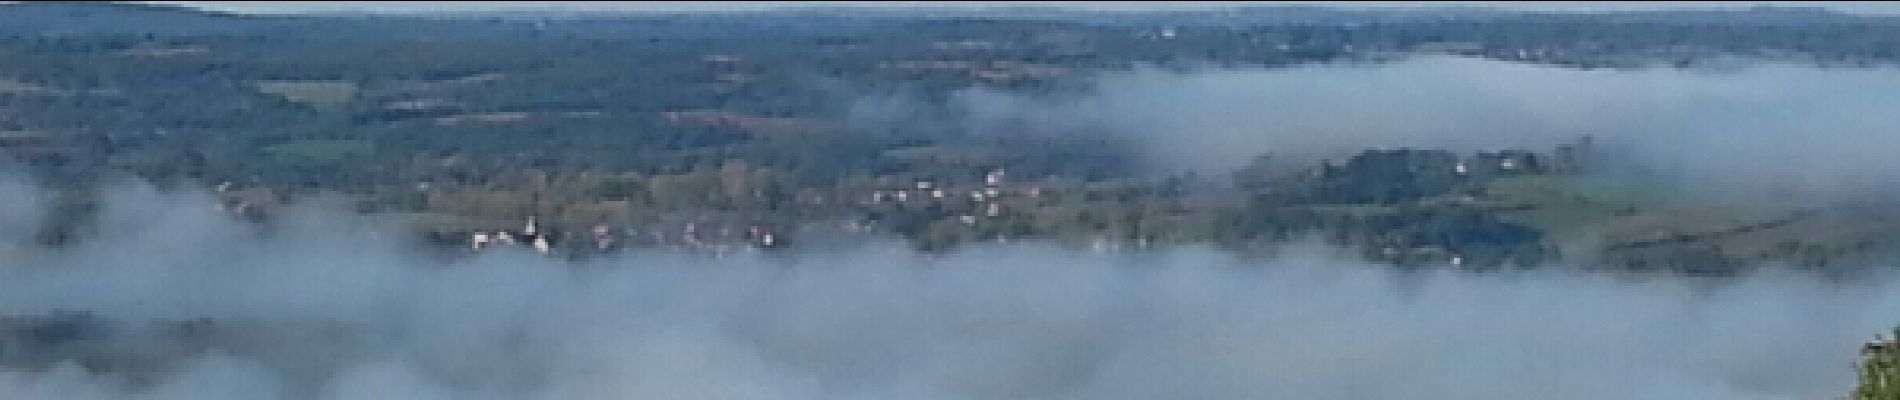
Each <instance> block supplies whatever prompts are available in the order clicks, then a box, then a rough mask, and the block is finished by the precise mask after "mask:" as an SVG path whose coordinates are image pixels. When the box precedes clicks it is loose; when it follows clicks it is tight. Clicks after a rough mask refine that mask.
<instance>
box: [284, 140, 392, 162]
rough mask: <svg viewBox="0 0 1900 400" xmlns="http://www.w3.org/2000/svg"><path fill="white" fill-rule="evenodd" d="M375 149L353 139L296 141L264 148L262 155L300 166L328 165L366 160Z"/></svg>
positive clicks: (365, 142) (366, 142) (368, 144)
mask: <svg viewBox="0 0 1900 400" xmlns="http://www.w3.org/2000/svg"><path fill="white" fill-rule="evenodd" d="M374 151H375V147H374V146H373V145H371V144H370V143H369V142H368V141H364V140H354V139H311V140H297V141H292V142H289V143H284V144H278V145H274V146H270V147H265V148H264V154H266V155H269V156H271V157H272V158H274V159H276V160H277V161H278V162H283V163H287V164H302V165H329V164H336V163H342V162H347V161H351V160H358V159H363V158H368V157H369V156H370V155H371V153H373V152H374Z"/></svg>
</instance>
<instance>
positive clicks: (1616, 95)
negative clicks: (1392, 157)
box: [859, 57, 1900, 191]
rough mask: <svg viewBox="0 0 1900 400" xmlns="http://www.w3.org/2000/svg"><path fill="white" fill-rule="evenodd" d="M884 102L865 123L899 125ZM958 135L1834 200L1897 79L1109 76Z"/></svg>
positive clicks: (1470, 67) (1404, 73)
mask: <svg viewBox="0 0 1900 400" xmlns="http://www.w3.org/2000/svg"><path fill="white" fill-rule="evenodd" d="M900 105H908V103H903V102H895V101H892V100H891V99H889V98H878V99H871V100H866V101H864V102H862V104H861V105H860V108H859V109H860V111H861V113H860V115H866V116H876V117H884V118H889V117H890V116H892V115H905V114H903V113H898V112H896V111H894V110H902V109H903V107H899V106H900ZM948 108H949V109H952V110H955V113H953V114H954V115H958V116H959V118H958V119H956V120H954V122H956V123H957V126H958V127H960V128H964V129H970V130H976V131H985V132H992V133H1005V134H1010V133H1019V132H1028V131H1076V130H1082V131H1091V132H1109V133H1114V134H1119V135H1124V136H1128V137H1134V138H1138V139H1140V140H1142V141H1143V142H1144V143H1147V144H1148V146H1147V147H1148V148H1151V149H1154V152H1155V153H1154V154H1153V155H1154V156H1155V157H1156V158H1157V159H1158V160H1160V161H1163V163H1164V164H1166V165H1172V166H1175V167H1177V168H1194V169H1204V170H1215V171H1220V170H1225V169H1228V168H1232V167H1235V166H1238V165H1241V164H1243V163H1245V162H1247V161H1248V160H1250V159H1252V158H1253V157H1254V156H1256V155H1258V154H1261V153H1263V152H1271V153H1274V154H1278V155H1282V156H1294V157H1298V156H1311V155H1338V154H1342V153H1349V152H1356V151H1358V150H1361V149H1364V148H1369V147H1381V148H1396V147H1423V148H1449V149H1457V150H1488V149H1500V148H1513V147H1517V148H1533V149H1546V150H1547V149H1549V148H1551V147H1553V146H1556V145H1558V144H1561V143H1568V142H1571V141H1574V140H1576V139H1577V138H1578V137H1580V136H1582V135H1593V136H1595V137H1597V138H1598V139H1599V140H1600V141H1602V142H1604V143H1605V144H1607V145H1611V146H1615V147H1617V148H1620V149H1625V150H1627V151H1629V152H1631V156H1632V157H1633V159H1634V160H1635V161H1637V162H1640V163H1641V167H1644V168H1648V169H1651V170H1654V171H1656V172H1660V173H1662V174H1663V175H1664V176H1665V177H1669V178H1677V179H1680V180H1682V181H1686V182H1694V183H1701V184H1707V185H1708V187H1712V188H1713V187H1723V186H1746V187H1751V188H1758V187H1768V186H1774V187H1775V188H1778V189H1796V190H1800V191H1834V190H1838V189H1843V188H1845V189H1856V188H1866V187H1871V186H1877V185H1884V184H1891V183H1892V182H1893V180H1892V177H1893V176H1896V175H1900V161H1896V160H1900V158H1896V157H1894V156H1893V154H1892V151H1891V150H1890V149H1894V148H1900V134H1897V133H1900V114H1896V113H1894V112H1892V111H1891V110H1895V109H1900V69H1892V68H1873V69H1821V68H1813V67H1804V66H1793V65H1778V64H1757V65H1747V66H1745V67H1740V68H1733V69H1727V70H1720V71H1715V70H1678V69H1668V68H1656V69H1646V70H1589V71H1586V70H1577V69H1568V68H1557V67H1547V66H1535V65H1528V64H1516V63H1507V62H1499V61H1486V60H1477V59H1466V58H1447V57H1424V58H1417V59H1411V60H1406V61H1400V62H1394V63H1386V64H1370V63H1340V64H1314V65H1306V66H1298V67H1291V68H1284V69H1271V70H1259V69H1255V70H1214V71H1199V72H1194V73H1186V74H1181V73H1174V72H1166V71H1159V70H1137V71H1133V72H1126V73H1111V74H1105V75H1102V76H1100V77H1098V78H1097V79H1096V88H1095V91H1094V92H1093V93H1092V94H1090V95H1086V96H1080V97H1062V98H1057V99H1043V98H1029V97H1023V96H1017V95H1009V94H1002V93H998V92H992V91H985V90H968V91H964V92H961V93H959V94H958V95H957V96H955V99H954V100H953V101H952V102H951V103H950V107H948Z"/></svg>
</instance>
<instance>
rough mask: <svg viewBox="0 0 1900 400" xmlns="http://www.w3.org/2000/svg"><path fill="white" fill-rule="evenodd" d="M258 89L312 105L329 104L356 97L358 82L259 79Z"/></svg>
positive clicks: (346, 101) (347, 100)
mask: <svg viewBox="0 0 1900 400" xmlns="http://www.w3.org/2000/svg"><path fill="white" fill-rule="evenodd" d="M256 85H257V91H258V92H261V93H265V94H272V95H277V96H283V97H284V99H286V100H290V101H293V102H297V103H302V104H305V105H311V106H329V105H337V104H343V103H348V102H350V101H351V100H355V99H356V94H357V92H358V91H359V89H358V88H357V86H356V83H353V82H345V81H259V82H256Z"/></svg>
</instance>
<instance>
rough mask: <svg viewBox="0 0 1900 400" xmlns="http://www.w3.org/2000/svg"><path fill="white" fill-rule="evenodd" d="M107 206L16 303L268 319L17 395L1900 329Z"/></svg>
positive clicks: (1356, 371)
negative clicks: (123, 369) (426, 231)
mask: <svg viewBox="0 0 1900 400" xmlns="http://www.w3.org/2000/svg"><path fill="white" fill-rule="evenodd" d="M17 188H18V187H17V186H15V187H8V191H7V192H6V193H18V192H17V191H16V190H15V189H17ZM107 198H108V199H109V200H110V201H109V202H108V209H107V211H106V214H105V215H103V216H102V217H101V221H102V222H103V223H104V224H105V225H103V226H104V227H105V230H104V232H103V233H104V234H105V236H104V237H100V238H97V239H95V240H92V241H88V242H86V243H84V244H82V245H80V247H76V248H72V249H68V250H65V251H61V252H55V253H48V254H36V255H31V256H27V257H22V258H15V259H0V313H4V314H34V313H44V312H50V311H53V310H59V309H78V310H90V311H93V312H96V313H98V314H99V315H102V316H105V317H109V318H113V319H116V320H123V321H144V320H157V319H188V318H197V317H212V318H217V319H219V320H221V321H227V322H228V323H230V324H231V325H226V326H233V327H246V326H248V327H252V328H254V330H252V331H250V332H252V334H251V335H249V336H234V337H237V338H242V340H237V339H232V340H233V341H234V342H235V343H233V344H229V345H227V346H225V348H224V349H223V350H216V351H213V352H210V353H205V354H201V355H197V356H193V357H190V358H189V360H190V362H188V363H185V364H182V365H180V366H179V367H178V369H176V373H174V374H170V375H166V376H163V377H162V378H161V379H159V380H158V382H157V383H156V385H154V386H149V387H145V388H132V387H129V386H125V385H123V384H120V383H117V382H118V381H115V380H113V379H111V378H109V377H103V376H97V375H92V374H87V373H85V372H83V371H81V370H80V369H78V368H76V367H67V368H60V369H53V370H48V371H40V372H30V371H23V370H13V369H8V370H0V398H5V399H20V400H43V399H45V400H50V399H60V400H72V399H76V400H91V399H140V400H170V399H180V400H182V399H192V400H217V399H243V400H258V399H318V400H329V399H337V400H341V399H372V398H373V399H393V400H415V399H430V400H433V399H563V400H569V399H628V398H638V399H891V398H905V399H995V398H1013V399H1155V398H1195V399H1316V400H1325V399H1381V398H1406V399H1421V400H1436V399H1444V400H1451V399H1459V400H1468V399H1580V400H1582V399H1589V400H1596V399H1632V400H1643V399H1658V400H1660V399H1668V400H1694V399H1710V400H1716V399H1720V400H1737V399H1740V400H1749V399H1762V400H1768V399H1774V400H1781V399H1802V400H1812V399H1826V398H1833V397H1835V396H1836V395H1838V394H1841V393H1844V392H1845V391H1846V389H1847V388H1848V387H1849V386H1850V385H1851V382H1852V380H1853V372H1852V365H1851V364H1852V362H1853V361H1854V360H1855V358H1854V357H1855V356H1854V355H1855V351H1856V349H1857V348H1858V346H1859V344H1860V343H1862V342H1864V341H1865V340H1867V339H1870V338H1871V337H1872V335H1873V334H1874V333H1876V332H1880V331H1881V329H1882V328H1885V327H1890V326H1891V325H1892V324H1894V323H1896V322H1900V321H1896V320H1895V318H1896V317H1895V316H1896V315H1900V291H1895V290H1894V289H1895V286H1896V283H1900V281H1896V280H1895V279H1892V277H1890V276H1886V275H1881V276H1876V277H1867V278H1865V279H1862V280H1857V281H1853V282H1829V281H1825V280H1822V279H1819V278H1817V277H1813V276H1806V275H1796V274H1792V273H1790V274H1783V275H1773V274H1770V275H1755V276H1750V277H1746V278H1742V279H1738V280H1734V281H1721V282H1716V281H1688V280H1677V279H1668V278H1655V279H1649V280H1637V281H1631V280H1619V279H1613V278H1610V277H1604V276H1593V275H1586V274H1582V273H1573V272H1565V271H1564V270H1562V269H1555V268H1553V269H1546V270H1540V271H1538V272H1519V273H1507V274H1497V275H1471V274H1459V273H1450V272H1411V273H1402V272H1399V271H1395V270H1391V269H1387V268H1383V267H1378V266H1372V265H1365V264H1361V263H1358V262H1352V261H1343V259H1342V258H1336V257H1332V256H1331V255H1330V254H1329V253H1331V252H1330V251H1328V250H1326V249H1324V248H1320V247H1312V248H1307V249H1304V250H1302V251H1295V252H1292V253H1289V254H1288V255H1286V256H1283V257H1279V258H1275V259H1271V260H1255V259H1242V258H1237V257H1234V256H1230V255H1227V254H1224V253H1219V252H1215V251H1210V250H1202V249H1192V248H1183V249H1174V250H1168V251H1160V252H1148V253H1122V254H1096V253H1078V252H1070V251H1065V250H1059V249H1055V248H1049V247H1040V246H1034V245H1016V246H999V247H974V248H969V249H966V250H963V251H961V252H959V253H956V254H952V255H949V256H946V257H942V258H938V259H934V260H925V259H923V258H921V257H919V256H918V255H917V254H914V253H910V252H908V251H905V250H900V249H901V247H897V246H889V247H885V246H866V247H864V248H861V249H857V250H851V251H843V252H828V253H822V254H797V253H783V254H749V255H742V256H738V257H728V258H723V259H712V258H703V257H696V256H687V255H680V254H670V253H665V252H634V253H630V254H626V255H624V256H620V257H616V258H613V259H610V260H600V261H596V262H587V263H582V264H568V263H562V262H555V261H550V260H546V259H543V258H540V257H537V256H533V255H530V254H524V253H509V252H492V253H486V254H483V255H481V256H480V257H476V258H472V259H464V260H460V261H443V260H439V259H435V258H432V257H431V256H429V255H427V253H424V252H420V251H416V250H415V248H414V247H412V245H411V244H409V243H404V241H402V240H397V238H400V237H402V236H398V235H394V234H393V233H392V232H393V231H390V230H387V229H384V228H385V227H386V225H382V224H380V223H377V222H376V221H373V220H365V219H360V218H355V217H345V216H341V215H340V214H333V213H331V212H328V211H325V210H321V209H312V210H304V211H301V212H298V213H293V214H292V216H291V217H290V218H289V219H287V220H285V221H284V223H283V224H281V225H276V226H273V227H272V228H271V229H258V228H257V227H254V226H251V225H247V224H243V223H238V222H232V221H231V220H229V219H228V218H225V217H224V216H222V215H220V214H219V213H218V212H217V211H215V210H214V209H213V208H212V207H210V204H211V202H209V201H208V200H207V199H204V198H201V197H198V196H191V195H178V194H167V193H160V192H156V191H153V190H150V189H145V188H130V189H115V190H112V191H109V194H108V195H107ZM11 207H14V206H13V205H12V204H0V210H7V211H0V215H18V214H19V212H17V211H14V210H13V209H12V208H11ZM7 213H12V214H7ZM246 324H249V325H246ZM324 327H336V328H335V330H328V329H327V328H324ZM325 332H329V333H332V334H328V335H326V334H324V333H325Z"/></svg>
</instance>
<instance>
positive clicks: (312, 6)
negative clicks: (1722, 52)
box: [142, 1, 1900, 15]
mask: <svg viewBox="0 0 1900 400" xmlns="http://www.w3.org/2000/svg"><path fill="white" fill-rule="evenodd" d="M142 3H155V4H175V5H185V6H192V7H199V8H205V9H214V10H222V11H231V12H244V13H305V12H340V11H351V12H377V13H430V12H475V11H505V10H522V9H528V10H549V11H552V10H562V11H570V10H571V11H613V12H733V11H758V10H770V9H776V8H793V7H828V6H845V7H868V8H885V7H932V8H975V7H1010V6H1037V7H1053V8H1067V9H1079V10H1102V11H1142V10H1188V9H1220V8H1233V7H1246V6H1263V5H1264V6H1272V5H1284V6H1293V5H1299V6H1330V7H1339V8H1349V9H1406V8H1443V7H1489V8H1499V9H1506V10H1521V11H1550V12H1605V11H1632V10H1665V9H1740V8H1749V7H1753V6H1757V5H1769V6H1782V7H1822V8H1827V9H1830V10H1834V11H1838V12H1844V13H1857V14H1885V15H1892V14H1900V2H1857V1H1813V2H1808V1H1754V2H1740V1H1732V2H1701V1H1654V2H1588V1H1552V2H1533V1H1445V2H1323V1H1233V2H1218V1H1182V2H1166V1H1128V2H1102V1H1094V2H1067V1H993V2H992V1H916V2H898V1H805V2H778V1H730V2H690V1H651V2H608V1H540V2H532V1H503V2H475V1H435V2H432V1H389V2H375V1H329V2H297V1H288V2H284V1H280V2H239V1H148V2H142Z"/></svg>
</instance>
